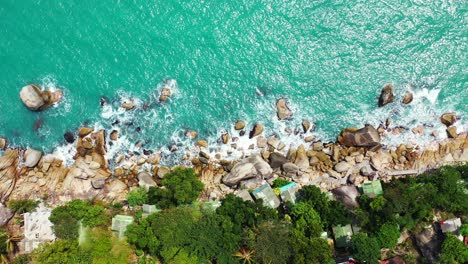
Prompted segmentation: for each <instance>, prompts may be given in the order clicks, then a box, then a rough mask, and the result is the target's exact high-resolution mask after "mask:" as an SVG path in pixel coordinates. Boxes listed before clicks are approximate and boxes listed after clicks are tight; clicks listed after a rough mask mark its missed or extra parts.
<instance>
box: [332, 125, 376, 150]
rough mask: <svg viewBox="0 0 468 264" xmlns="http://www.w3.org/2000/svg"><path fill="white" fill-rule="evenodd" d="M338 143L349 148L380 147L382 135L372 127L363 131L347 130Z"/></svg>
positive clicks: (368, 126)
mask: <svg viewBox="0 0 468 264" xmlns="http://www.w3.org/2000/svg"><path fill="white" fill-rule="evenodd" d="M338 142H339V143H340V144H342V145H344V146H348V147H374V146H377V145H380V135H379V132H378V131H377V129H375V128H374V127H373V126H371V125H366V126H365V127H363V128H361V129H353V128H346V129H343V130H342V131H341V133H340V135H339V136H338Z"/></svg>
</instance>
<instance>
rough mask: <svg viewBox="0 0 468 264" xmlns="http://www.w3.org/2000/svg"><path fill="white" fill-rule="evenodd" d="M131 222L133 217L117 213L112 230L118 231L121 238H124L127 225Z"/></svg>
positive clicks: (113, 219)
mask: <svg viewBox="0 0 468 264" xmlns="http://www.w3.org/2000/svg"><path fill="white" fill-rule="evenodd" d="M131 224H133V217H131V216H128V215H116V216H114V217H113V218H112V226H111V230H112V231H116V232H117V235H118V237H119V238H123V237H124V236H125V231H126V230H127V226H128V225H131Z"/></svg>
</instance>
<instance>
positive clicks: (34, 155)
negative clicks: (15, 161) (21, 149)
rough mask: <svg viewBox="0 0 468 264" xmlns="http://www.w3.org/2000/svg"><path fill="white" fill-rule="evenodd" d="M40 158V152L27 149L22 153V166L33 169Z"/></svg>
mask: <svg viewBox="0 0 468 264" xmlns="http://www.w3.org/2000/svg"><path fill="white" fill-rule="evenodd" d="M41 157H42V152H40V151H39V150H35V149H32V148H28V149H27V150H26V152H25V153H24V165H25V166H27V167H29V168H32V167H35V166H36V165H37V163H38V162H39V160H40V159H41Z"/></svg>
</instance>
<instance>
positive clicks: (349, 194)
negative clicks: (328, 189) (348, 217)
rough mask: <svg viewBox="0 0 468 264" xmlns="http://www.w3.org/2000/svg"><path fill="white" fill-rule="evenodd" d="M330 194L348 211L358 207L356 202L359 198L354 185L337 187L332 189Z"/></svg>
mask: <svg viewBox="0 0 468 264" xmlns="http://www.w3.org/2000/svg"><path fill="white" fill-rule="evenodd" d="M332 193H333V195H334V196H335V198H336V199H337V200H340V201H341V202H343V204H344V206H346V208H348V209H350V210H354V209H356V208H357V207H358V206H359V205H358V202H357V200H356V198H357V197H358V196H359V191H358V189H357V188H356V186H354V185H346V186H342V187H338V188H336V189H333V190H332Z"/></svg>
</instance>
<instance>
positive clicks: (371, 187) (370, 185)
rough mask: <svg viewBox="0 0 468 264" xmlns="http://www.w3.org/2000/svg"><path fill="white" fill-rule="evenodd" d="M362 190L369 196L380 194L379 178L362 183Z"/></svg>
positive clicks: (381, 191)
mask: <svg viewBox="0 0 468 264" xmlns="http://www.w3.org/2000/svg"><path fill="white" fill-rule="evenodd" d="M362 192H363V193H364V194H366V195H367V196H369V197H371V198H373V197H375V196H378V195H382V194H383V190H382V184H381V183H380V181H379V180H377V181H371V182H366V183H363V184H362Z"/></svg>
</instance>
